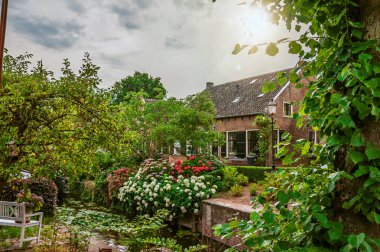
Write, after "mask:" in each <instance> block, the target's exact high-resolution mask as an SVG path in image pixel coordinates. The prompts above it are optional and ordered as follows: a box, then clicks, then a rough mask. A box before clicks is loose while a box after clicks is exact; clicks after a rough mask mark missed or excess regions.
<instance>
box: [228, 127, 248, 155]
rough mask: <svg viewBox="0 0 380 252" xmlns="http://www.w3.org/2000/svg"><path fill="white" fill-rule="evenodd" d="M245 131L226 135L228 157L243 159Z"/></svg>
mask: <svg viewBox="0 0 380 252" xmlns="http://www.w3.org/2000/svg"><path fill="white" fill-rule="evenodd" d="M245 134H246V132H245V131H235V132H228V133H227V139H228V141H227V144H228V148H227V149H228V157H238V158H244V157H245V151H246V150H245V146H246V142H245V137H246V135H245Z"/></svg>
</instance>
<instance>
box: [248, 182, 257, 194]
mask: <svg viewBox="0 0 380 252" xmlns="http://www.w3.org/2000/svg"><path fill="white" fill-rule="evenodd" d="M256 192H257V184H256V183H251V185H250V186H249V193H250V194H251V195H252V196H254V195H256Z"/></svg>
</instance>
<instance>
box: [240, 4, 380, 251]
mask: <svg viewBox="0 0 380 252" xmlns="http://www.w3.org/2000/svg"><path fill="white" fill-rule="evenodd" d="M253 3H254V4H263V5H265V6H266V7H267V9H268V10H269V11H270V13H271V14H272V18H273V21H274V23H277V24H279V22H280V21H283V22H284V23H285V24H286V26H287V28H288V29H289V30H291V29H295V30H297V31H300V30H301V28H302V26H304V27H305V28H306V32H304V33H303V34H301V35H300V37H299V39H297V40H294V41H289V40H287V39H281V40H278V41H275V42H270V43H267V44H266V53H267V54H268V55H270V56H274V55H276V54H277V52H278V47H277V45H278V44H279V43H284V42H287V43H289V44H288V45H289V53H292V54H297V55H299V58H300V60H301V62H302V64H301V65H300V66H299V67H297V68H296V69H295V71H293V72H291V73H290V74H289V76H285V75H279V76H278V79H277V81H276V82H277V84H279V85H283V84H284V83H286V82H287V81H288V80H289V81H290V82H291V83H292V84H294V85H297V86H302V83H300V82H299V81H300V77H299V75H297V71H298V70H302V74H303V76H304V77H305V78H308V79H309V83H308V85H307V86H308V89H309V91H308V93H307V94H306V97H305V99H304V101H303V102H302V106H301V109H300V112H299V114H296V115H295V116H294V118H295V119H297V120H298V123H299V125H302V124H308V125H311V126H312V127H313V128H315V129H318V130H319V132H320V134H321V137H323V138H325V139H326V144H324V145H322V146H319V147H318V146H316V149H315V150H314V151H315V152H317V154H318V155H317V160H316V162H319V163H322V164H328V166H329V167H331V168H332V169H333V170H334V171H336V172H339V174H342V172H344V173H347V174H348V176H346V178H348V177H352V178H353V179H352V180H348V179H345V180H340V181H341V182H340V183H338V184H337V186H336V188H335V199H334V201H333V205H332V206H329V207H330V208H329V209H330V210H331V212H330V213H332V214H331V215H329V216H328V217H329V218H332V219H333V220H337V219H342V220H343V223H345V224H347V225H345V231H346V232H347V233H349V232H353V233H356V234H357V233H359V232H368V233H367V234H369V235H370V236H371V235H372V236H376V232H372V231H369V230H373V228H374V227H376V225H378V224H380V208H379V207H378V206H379V205H380V194H379V188H380V170H379V167H380V140H379V139H380V122H379V118H380V84H379V83H380V61H379V59H380V57H379V56H380V55H379V53H380V47H379V38H380V2H379V1H377V0H358V1H352V0H339V1H338V0H334V1H313V0H257V1H253ZM244 48H250V50H249V53H254V52H256V51H257V50H258V49H259V45H252V46H249V45H239V44H238V45H236V47H235V49H234V51H233V53H239V52H240V51H241V50H242V49H244ZM275 87H276V85H275V83H274V82H269V83H267V84H266V85H265V86H264V88H263V89H265V90H267V91H271V90H273V89H274V88H275ZM305 147H306V148H304V149H303V150H302V152H304V153H308V149H307V148H310V144H309V145H306V144H305ZM329 179H336V176H335V177H334V176H333V177H332V178H329ZM334 185H335V184H334ZM345 209H348V210H345ZM363 216H365V218H367V220H368V221H369V222H371V223H374V224H372V225H371V224H370V223H368V222H367V221H366V220H365V219H364V218H363ZM320 220H321V221H324V220H326V222H325V224H326V226H325V228H328V229H329V235H331V234H333V236H330V238H331V237H332V238H334V239H335V240H334V242H335V243H337V241H338V240H339V241H341V239H347V240H346V242H347V241H348V243H349V244H348V245H347V246H345V249H347V251H348V250H349V249H350V248H353V247H354V248H358V247H359V246H367V245H368V243H364V236H362V235H360V237H359V236H355V235H354V236H349V237H348V238H347V237H346V236H344V235H343V233H342V232H340V233H339V232H336V230H334V228H336V226H334V225H330V222H328V221H327V219H324V218H323V219H322V218H321V219H320ZM331 223H333V222H331ZM371 226H372V227H371ZM358 239H359V240H360V242H359V240H358ZM350 246H351V247H350ZM367 251H370V250H367Z"/></svg>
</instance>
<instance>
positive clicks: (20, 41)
mask: <svg viewBox="0 0 380 252" xmlns="http://www.w3.org/2000/svg"><path fill="white" fill-rule="evenodd" d="M239 3H240V1H234V0H218V1H217V2H216V3H212V2H211V0H181V1H179V0H125V1H117V0H108V1H103V0H54V1H51V0H11V1H9V8H8V21H7V34H6V42H5V46H6V48H8V49H9V52H10V53H11V54H13V55H17V54H21V53H24V52H30V53H33V54H34V55H35V60H38V59H43V62H44V63H45V65H46V66H47V67H48V68H49V69H50V70H52V71H54V72H55V73H56V74H58V75H59V69H60V68H61V66H62V65H61V64H62V60H63V59H64V58H69V60H70V61H71V62H72V65H73V67H74V68H79V66H80V63H81V59H82V56H83V54H84V53H85V52H89V53H90V55H91V57H92V59H93V60H94V62H95V63H96V64H97V65H99V66H100V67H101V70H100V77H101V78H102V79H103V84H102V87H110V86H111V85H112V84H113V83H114V82H115V81H118V80H120V79H121V78H124V77H125V76H127V75H131V74H133V73H134V71H140V72H141V71H144V72H148V73H149V74H150V75H152V76H153V77H161V78H162V82H163V84H164V86H165V87H166V89H167V90H168V92H169V96H175V97H185V96H187V95H189V94H193V93H196V92H199V91H201V90H203V89H204V88H205V83H206V82H207V81H212V82H215V84H221V83H224V82H228V81H232V80H237V79H241V78H246V77H249V76H253V75H257V74H261V73H265V72H271V71H277V70H281V69H284V68H288V67H293V66H294V65H295V64H296V62H297V58H296V57H295V56H292V55H288V54H287V48H286V45H284V46H281V49H282V50H280V54H279V55H278V56H276V57H269V56H265V55H264V54H263V51H264V50H261V51H260V52H259V53H258V54H257V55H255V56H248V55H247V54H246V53H241V54H239V55H237V56H234V55H232V54H231V51H232V49H233V47H234V45H235V43H238V42H239V43H242V44H245V43H246V44H254V43H262V42H266V41H276V40H278V39H281V38H284V37H292V36H294V35H292V34H291V33H289V32H287V31H286V30H285V29H284V28H283V27H277V26H271V25H265V24H262V23H260V21H261V19H263V17H262V16H260V15H259V13H257V12H255V11H254V9H252V8H249V7H247V6H245V5H238V4H239Z"/></svg>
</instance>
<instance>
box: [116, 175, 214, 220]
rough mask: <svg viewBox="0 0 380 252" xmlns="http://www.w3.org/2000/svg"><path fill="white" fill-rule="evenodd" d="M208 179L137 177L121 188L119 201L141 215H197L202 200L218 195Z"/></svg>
mask: <svg viewBox="0 0 380 252" xmlns="http://www.w3.org/2000/svg"><path fill="white" fill-rule="evenodd" d="M211 181H212V180H211V179H210V178H207V179H206V177H205V176H199V177H197V176H192V177H191V178H184V177H183V176H182V175H179V176H178V178H174V177H173V176H169V175H163V176H153V175H150V174H148V175H141V174H139V173H138V174H137V175H135V176H132V177H130V179H129V180H128V182H126V183H125V185H124V186H123V187H122V188H120V193H119V199H120V200H121V201H123V202H126V205H127V206H128V208H132V209H135V210H136V211H137V213H138V214H153V213H155V212H156V211H157V210H159V209H167V210H169V211H170V213H171V216H170V218H173V217H177V216H179V215H181V214H184V213H186V212H194V213H198V212H199V208H200V205H201V202H202V200H204V199H208V198H210V197H211V195H213V194H214V193H215V192H216V189H217V186H216V185H214V184H213V183H212V182H211Z"/></svg>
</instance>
